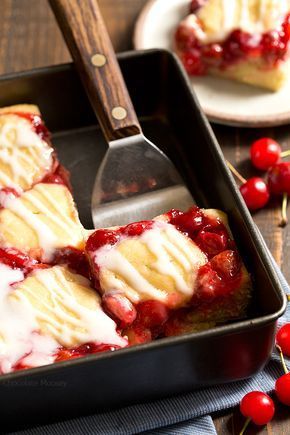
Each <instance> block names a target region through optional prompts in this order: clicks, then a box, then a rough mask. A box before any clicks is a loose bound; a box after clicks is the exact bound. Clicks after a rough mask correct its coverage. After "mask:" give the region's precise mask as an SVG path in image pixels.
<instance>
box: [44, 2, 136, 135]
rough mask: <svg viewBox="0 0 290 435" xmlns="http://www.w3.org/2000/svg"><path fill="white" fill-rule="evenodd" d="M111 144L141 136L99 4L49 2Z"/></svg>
mask: <svg viewBox="0 0 290 435" xmlns="http://www.w3.org/2000/svg"><path fill="white" fill-rule="evenodd" d="M50 5H51V6H52V9H53V11H54V13H55V16H56V18H57V21H58V23H59V26H60V28H61V30H62V32H63V35H64V38H65V40H66V43H67V46H68V48H69V50H70V52H71V55H72V57H73V60H74V62H75V65H76V67H77V69H78V71H79V74H80V76H81V78H82V82H83V85H84V87H85V89H86V91H87V94H88V97H89V99H90V102H91V104H92V107H93V108H94V110H95V113H96V115H97V117H98V119H99V122H100V124H101V127H102V130H103V133H104V135H105V137H106V138H107V140H108V141H111V140H114V139H119V138H121V137H126V136H132V135H135V134H138V133H140V132H141V127H140V125H139V122H138V119H137V116H136V113H135V111H134V108H133V105H132V102H131V99H130V96H129V93H128V91H127V88H126V85H125V82H124V79H123V77H122V74H121V70H120V67H119V64H118V62H117V59H116V56H115V53H114V49H113V47H112V44H111V41H110V38H109V35H108V32H107V29H106V26H105V23H104V20H103V17H102V14H101V12H100V9H99V6H98V3H97V1H96V0H50Z"/></svg>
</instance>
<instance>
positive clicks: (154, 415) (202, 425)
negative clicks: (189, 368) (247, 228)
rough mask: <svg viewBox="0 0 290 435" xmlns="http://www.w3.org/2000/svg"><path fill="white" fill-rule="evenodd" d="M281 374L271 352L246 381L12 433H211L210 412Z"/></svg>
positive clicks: (288, 317) (289, 316)
mask: <svg viewBox="0 0 290 435" xmlns="http://www.w3.org/2000/svg"><path fill="white" fill-rule="evenodd" d="M273 261H274V260H273ZM276 267H277V266H276ZM277 270H278V273H279V276H280V279H281V282H282V285H283V287H284V290H285V293H287V294H289V293H290V289H289V286H288V284H287V282H286V280H285V278H284V277H283V275H282V273H281V271H280V270H279V269H278V267H277ZM287 321H288V322H289V321H290V306H289V307H288V309H287V311H286V313H285V315H284V316H283V317H281V319H280V320H279V324H283V323H285V322H287ZM282 374H283V373H282V369H281V363H280V361H279V356H278V354H277V353H275V352H274V354H273V356H272V359H271V361H270V362H269V363H268V365H267V366H266V367H265V369H264V370H263V371H262V372H261V373H259V374H258V375H256V376H254V377H252V378H251V379H248V380H246V381H239V382H234V383H231V384H226V385H222V386H220V385H219V386H215V387H210V388H206V389H202V390H197V391H194V392H192V393H189V394H185V395H182V396H178V397H173V398H167V399H163V400H158V401H155V402H152V403H149V404H148V403H146V404H138V405H133V406H129V407H126V408H122V409H119V410H115V411H111V412H107V413H101V414H96V415H91V416H86V417H79V418H74V419H71V420H67V421H63V422H59V423H53V424H49V425H43V426H39V427H34V428H30V429H25V430H22V431H17V432H13V434H15V435H16V434H17V435H40V434H41V435H60V434H70V435H83V434H87V435H95V434H98V435H99V434H101V435H131V434H140V433H143V435H146V434H147V435H148V434H151V435H176V434H178V435H195V434H198V435H214V434H217V432H216V430H215V427H214V424H213V421H212V418H211V417H210V416H209V414H211V413H213V412H215V411H219V410H222V409H228V408H231V407H233V406H235V405H237V404H238V403H239V402H240V400H241V398H242V397H243V396H244V395H245V394H246V393H248V392H249V391H252V390H260V391H265V392H269V391H271V390H273V387H274V383H275V380H276V379H277V378H278V377H279V376H281V375H282Z"/></svg>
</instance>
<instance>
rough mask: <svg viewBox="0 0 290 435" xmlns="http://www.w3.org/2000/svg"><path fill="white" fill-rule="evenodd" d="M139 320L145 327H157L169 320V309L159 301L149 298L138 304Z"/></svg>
mask: <svg viewBox="0 0 290 435" xmlns="http://www.w3.org/2000/svg"><path fill="white" fill-rule="evenodd" d="M137 309H138V322H139V323H140V324H141V325H143V326H144V327H145V328H149V329H151V328H156V327H159V326H160V325H162V324H163V323H165V322H166V320H168V316H169V310H168V308H167V307H166V306H165V305H164V304H163V303H162V302H159V301H155V300H148V301H145V302H141V303H140V304H138V307H137Z"/></svg>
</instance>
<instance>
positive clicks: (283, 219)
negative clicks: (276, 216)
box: [280, 192, 288, 227]
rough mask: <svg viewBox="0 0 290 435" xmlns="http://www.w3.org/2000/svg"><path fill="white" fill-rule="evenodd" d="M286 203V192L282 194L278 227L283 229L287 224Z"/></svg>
mask: <svg viewBox="0 0 290 435" xmlns="http://www.w3.org/2000/svg"><path fill="white" fill-rule="evenodd" d="M287 203H288V194H287V193H286V192H284V193H283V200H282V209H281V221H280V227H285V226H286V225H287V223H288V219H287Z"/></svg>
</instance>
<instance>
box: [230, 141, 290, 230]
mask: <svg viewBox="0 0 290 435" xmlns="http://www.w3.org/2000/svg"><path fill="white" fill-rule="evenodd" d="M289 154H290V153H289V151H286V152H282V149H281V146H280V145H279V144H278V142H276V141H275V140H273V139H270V138H267V137H265V138H261V139H258V140H257V141H255V142H253V144H252V146H251V150H250V155H251V162H252V164H253V166H254V167H255V168H257V169H259V170H262V171H267V183H266V182H265V181H264V180H263V179H262V178H261V177H252V178H249V179H248V180H246V179H245V178H243V177H242V176H241V175H240V174H239V173H238V172H237V171H236V170H235V169H234V168H233V167H232V165H231V164H229V167H230V168H231V169H232V171H233V172H234V174H235V175H236V176H237V178H238V179H239V180H240V181H241V183H242V185H241V187H240V192H241V194H242V196H243V198H244V200H245V203H246V204H247V206H248V208H249V210H251V211H255V210H258V209H261V208H263V207H265V205H266V204H267V203H268V201H269V199H270V196H271V195H273V196H277V195H283V207H282V220H281V225H285V224H286V223H287V217H286V206H287V197H288V195H290V162H281V157H286V156H288V155H289Z"/></svg>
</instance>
